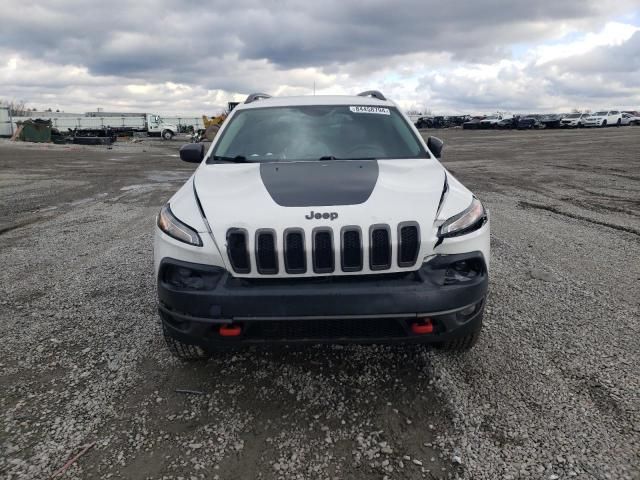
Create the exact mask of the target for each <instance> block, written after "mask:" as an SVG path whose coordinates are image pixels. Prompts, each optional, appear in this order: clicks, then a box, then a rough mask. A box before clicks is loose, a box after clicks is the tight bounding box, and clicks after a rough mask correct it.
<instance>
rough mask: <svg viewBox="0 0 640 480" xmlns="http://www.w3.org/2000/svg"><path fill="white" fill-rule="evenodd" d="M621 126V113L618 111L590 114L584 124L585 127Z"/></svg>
mask: <svg viewBox="0 0 640 480" xmlns="http://www.w3.org/2000/svg"><path fill="white" fill-rule="evenodd" d="M612 125H616V126H620V125H622V113H621V112H619V111H618V110H603V111H601V112H596V113H592V114H591V115H590V116H589V117H587V118H586V120H585V122H584V126H585V127H610V126H612Z"/></svg>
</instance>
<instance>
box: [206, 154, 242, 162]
mask: <svg viewBox="0 0 640 480" xmlns="http://www.w3.org/2000/svg"><path fill="white" fill-rule="evenodd" d="M213 161H214V162H230V163H246V162H247V157H245V156H243V155H236V156H235V157H221V156H219V155H214V156H213Z"/></svg>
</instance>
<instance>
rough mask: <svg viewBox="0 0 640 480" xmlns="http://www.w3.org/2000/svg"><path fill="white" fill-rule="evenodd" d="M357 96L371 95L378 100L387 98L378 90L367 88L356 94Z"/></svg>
mask: <svg viewBox="0 0 640 480" xmlns="http://www.w3.org/2000/svg"><path fill="white" fill-rule="evenodd" d="M358 96H359V97H373V98H377V99H378V100H386V99H387V98H386V97H385V96H384V95H383V94H382V93H380V92H379V91H378V90H367V91H366V92H362V93H359V94H358Z"/></svg>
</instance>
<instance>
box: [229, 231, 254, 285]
mask: <svg viewBox="0 0 640 480" xmlns="http://www.w3.org/2000/svg"><path fill="white" fill-rule="evenodd" d="M238 233H240V234H243V235H244V245H245V255H246V256H247V265H248V266H247V268H237V267H236V265H234V261H233V257H232V256H231V250H230V248H229V236H230V235H232V234H238ZM226 240H227V256H228V257H229V264H230V265H231V267H232V268H233V271H234V272H236V273H241V274H246V273H251V254H250V253H249V232H247V230H246V229H245V228H235V227H234V228H230V229H229V230H227V238H226Z"/></svg>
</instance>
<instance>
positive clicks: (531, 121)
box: [516, 117, 545, 130]
mask: <svg viewBox="0 0 640 480" xmlns="http://www.w3.org/2000/svg"><path fill="white" fill-rule="evenodd" d="M544 127H545V126H544V124H543V123H540V120H538V119H537V118H533V117H526V118H519V119H518V125H517V126H516V128H517V129H518V130H532V129H534V128H536V129H538V128H544Z"/></svg>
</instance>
